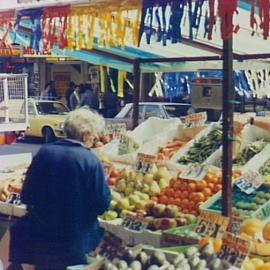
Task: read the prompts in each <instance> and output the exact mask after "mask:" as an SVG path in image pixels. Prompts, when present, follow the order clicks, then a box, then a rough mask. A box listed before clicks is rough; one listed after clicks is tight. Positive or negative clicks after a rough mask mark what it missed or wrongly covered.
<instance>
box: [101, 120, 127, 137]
mask: <svg viewBox="0 0 270 270" xmlns="http://www.w3.org/2000/svg"><path fill="white" fill-rule="evenodd" d="M106 130H107V133H108V134H114V135H120V134H125V133H126V132H127V124H126V123H107V124H106Z"/></svg>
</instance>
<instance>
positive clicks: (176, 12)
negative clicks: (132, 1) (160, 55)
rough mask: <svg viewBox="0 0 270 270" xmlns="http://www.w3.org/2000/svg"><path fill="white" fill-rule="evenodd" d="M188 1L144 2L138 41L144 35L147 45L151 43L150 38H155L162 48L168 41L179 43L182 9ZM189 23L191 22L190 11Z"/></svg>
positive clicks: (151, 0)
mask: <svg viewBox="0 0 270 270" xmlns="http://www.w3.org/2000/svg"><path fill="white" fill-rule="evenodd" d="M189 1H190V0H174V1H168V0H144V3H143V13H142V24H141V30H140V39H141V38H142V36H143V34H144V33H145V36H146V42H147V44H150V43H151V39H152V36H157V38H156V41H157V42H162V44H163V45H164V46H166V45H167V41H168V40H171V42H172V43H177V42H181V41H182V33H181V21H182V19H183V14H184V8H185V6H186V4H187V3H188V2H189ZM190 3H191V2H190ZM168 14H169V16H168ZM190 21H192V10H191V13H190Z"/></svg>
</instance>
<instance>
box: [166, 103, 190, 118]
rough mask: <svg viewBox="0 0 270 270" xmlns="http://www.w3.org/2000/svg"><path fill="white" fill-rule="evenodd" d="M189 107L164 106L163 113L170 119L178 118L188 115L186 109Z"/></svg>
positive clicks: (187, 105)
mask: <svg viewBox="0 0 270 270" xmlns="http://www.w3.org/2000/svg"><path fill="white" fill-rule="evenodd" d="M190 106H191V105H189V104H186V105H176V104H174V105H164V109H165V111H166V112H167V113H168V115H169V116H170V117H180V116H185V115H187V114H188V109H189V108H190Z"/></svg>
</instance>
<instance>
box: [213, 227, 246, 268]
mask: <svg viewBox="0 0 270 270" xmlns="http://www.w3.org/2000/svg"><path fill="white" fill-rule="evenodd" d="M222 241H223V245H222V250H221V252H220V253H219V254H218V257H219V258H220V259H221V260H222V261H223V262H226V263H227V264H228V265H229V266H234V267H238V268H241V266H242V264H243V262H244V260H245V259H246V257H247V256H248V254H249V251H250V243H251V242H250V241H247V240H244V239H242V238H240V237H239V236H236V235H233V234H231V233H229V232H226V234H225V235H224V237H223V239H222Z"/></svg>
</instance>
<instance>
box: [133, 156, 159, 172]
mask: <svg viewBox="0 0 270 270" xmlns="http://www.w3.org/2000/svg"><path fill="white" fill-rule="evenodd" d="M156 162H157V157H156V156H152V155H146V154H142V153H138V156H137V161H136V165H135V166H136V170H137V171H139V172H142V173H150V172H153V169H154V166H155V164H156Z"/></svg>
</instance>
